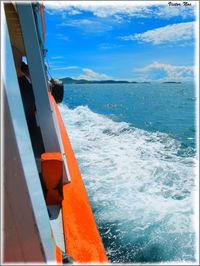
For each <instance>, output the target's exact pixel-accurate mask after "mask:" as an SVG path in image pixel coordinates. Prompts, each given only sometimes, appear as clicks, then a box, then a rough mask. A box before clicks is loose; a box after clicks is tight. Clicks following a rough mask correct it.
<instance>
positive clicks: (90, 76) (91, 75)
mask: <svg viewBox="0 0 200 266" xmlns="http://www.w3.org/2000/svg"><path fill="white" fill-rule="evenodd" d="M82 70H83V72H84V74H81V75H79V76H78V77H77V79H87V80H107V79H112V77H111V76H108V75H106V74H102V73H97V72H95V71H93V70H92V69H90V68H83V69H82Z"/></svg>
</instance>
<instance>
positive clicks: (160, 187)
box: [60, 104, 195, 262]
mask: <svg viewBox="0 0 200 266" xmlns="http://www.w3.org/2000/svg"><path fill="white" fill-rule="evenodd" d="M60 111H61V113H62V117H63V120H64V123H65V125H66V128H67V131H68V134H69V136H70V139H71V142H72V146H73V148H74V150H75V154H76V157H77V159H78V162H79V166H80V169H81V172H82V176H83V179H84V182H85V185H86V188H87V191H88V195H89V198H90V201H91V204H92V207H93V210H94V214H95V217H96V220H97V223H98V225H99V228H100V232H101V234H102V238H103V241H104V245H105V246H106V250H107V253H108V256H109V258H110V259H111V260H112V261H113V262H141V261H146V260H147V261H148V260H151V259H150V255H149V256H147V254H148V252H150V251H151V252H152V250H153V249H154V248H155V250H157V251H155V252H160V257H159V256H156V255H155V259H154V261H166V260H169V259H170V260H173V259H174V260H176V259H177V260H181V259H183V257H184V258H185V257H187V258H188V260H193V259H194V254H193V253H194V252H193V251H191V250H192V247H193V245H194V243H193V242H194V240H191V239H190V238H192V239H193V237H194V229H193V222H192V221H193V218H194V217H193V207H194V206H193V197H192V195H193V194H192V193H193V191H194V189H195V186H194V181H195V173H194V167H195V159H194V157H192V156H189V155H188V156H184V157H182V156H179V154H180V153H181V148H182V147H181V144H180V143H179V142H178V141H176V140H174V139H172V138H170V137H169V136H168V135H167V134H164V133H160V132H154V133H152V132H148V131H145V130H141V129H137V128H134V127H132V126H130V125H129V124H128V123H125V122H114V121H112V120H111V119H110V118H108V117H106V116H104V115H99V114H96V113H94V112H92V111H91V110H90V109H89V108H88V107H87V106H79V107H77V108H75V109H73V110H72V109H69V108H68V107H67V106H66V105H64V104H61V105H60ZM180 235H182V238H181V237H180ZM174 237H175V239H176V240H175V239H174ZM187 241H190V242H191V241H192V244H191V248H190V249H188V251H187V250H186V249H185V248H184V245H186V242H187ZM172 245H176V247H177V248H176V250H174V249H173V248H172ZM145 247H146V249H145ZM159 250H160V251H159ZM123 252H125V253H123ZM145 252H146V253H145ZM151 252H150V253H151ZM167 252H168V253H167ZM173 252H175V253H176V254H174V255H173V256H172V255H171V258H170V255H169V256H167V255H166V254H172V253H173ZM145 256H146V257H145ZM142 258H143V259H142ZM145 258H146V259H145Z"/></svg>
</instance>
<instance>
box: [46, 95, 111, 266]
mask: <svg viewBox="0 0 200 266" xmlns="http://www.w3.org/2000/svg"><path fill="white" fill-rule="evenodd" d="M50 101H51V103H53V104H54V106H55V109H56V114H57V118H58V123H59V127H60V132H61V137H62V141H63V145H64V150H65V153H66V157H67V162H68V167H69V172H70V175H71V183H69V184H66V185H64V187H63V196H64V199H63V201H62V210H63V221H64V233H65V241H66V249H67V250H66V252H67V254H69V255H70V256H71V257H72V258H73V259H74V260H75V261H76V262H79V263H92V262H94V263H108V259H107V256H106V253H105V249H104V246H103V243H102V240H101V237H100V235H99V231H98V229H97V225H96V221H95V218H94V215H93V212H92V209H91V205H90V202H89V199H88V196H87V192H86V189H85V186H84V183H83V180H82V177H81V173H80V170H79V167H78V164H77V161H76V158H75V155H74V152H73V149H72V147H71V144H70V140H69V137H68V135H67V132H66V129H65V126H64V124H63V121H62V118H61V115H60V112H59V109H58V107H57V104H56V103H55V101H54V99H53V97H52V96H50Z"/></svg>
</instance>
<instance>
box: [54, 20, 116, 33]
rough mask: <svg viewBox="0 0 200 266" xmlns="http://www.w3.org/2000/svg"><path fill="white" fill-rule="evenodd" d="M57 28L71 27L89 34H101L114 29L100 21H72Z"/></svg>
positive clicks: (66, 21) (67, 21)
mask: <svg viewBox="0 0 200 266" xmlns="http://www.w3.org/2000/svg"><path fill="white" fill-rule="evenodd" d="M57 26H69V27H74V28H78V29H81V30H83V31H84V32H89V33H101V32H106V31H109V30H111V29H112V26H111V25H108V24H106V23H104V22H103V21H98V20H96V19H86V18H85V19H73V20H72V19H71V20H65V22H63V23H60V24H58V25H57Z"/></svg>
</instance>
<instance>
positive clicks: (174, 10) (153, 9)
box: [44, 1, 196, 19]
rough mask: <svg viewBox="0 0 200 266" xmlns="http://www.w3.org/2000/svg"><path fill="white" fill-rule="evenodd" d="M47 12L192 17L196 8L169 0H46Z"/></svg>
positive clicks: (103, 15) (102, 15)
mask: <svg viewBox="0 0 200 266" xmlns="http://www.w3.org/2000/svg"><path fill="white" fill-rule="evenodd" d="M44 4H45V6H46V7H47V12H49V14H53V12H67V13H68V14H69V15H70V14H71V15H76V14H79V13H81V12H82V11H89V12H92V13H93V14H94V15H95V16H97V17H101V18H105V17H110V16H114V15H117V14H120V15H126V16H130V17H135V16H137V17H147V16H148V17H158V18H165V19H166V18H171V17H177V16H180V17H183V18H186V17H192V16H194V8H195V6H196V4H195V3H194V2H193V4H192V6H187V7H184V6H173V7H171V6H168V3H167V2H155V1H150V2H148V1H132V2H131V1H112V2H111V1H110V2H106V1H76V2H72V1H45V3H44Z"/></svg>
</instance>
